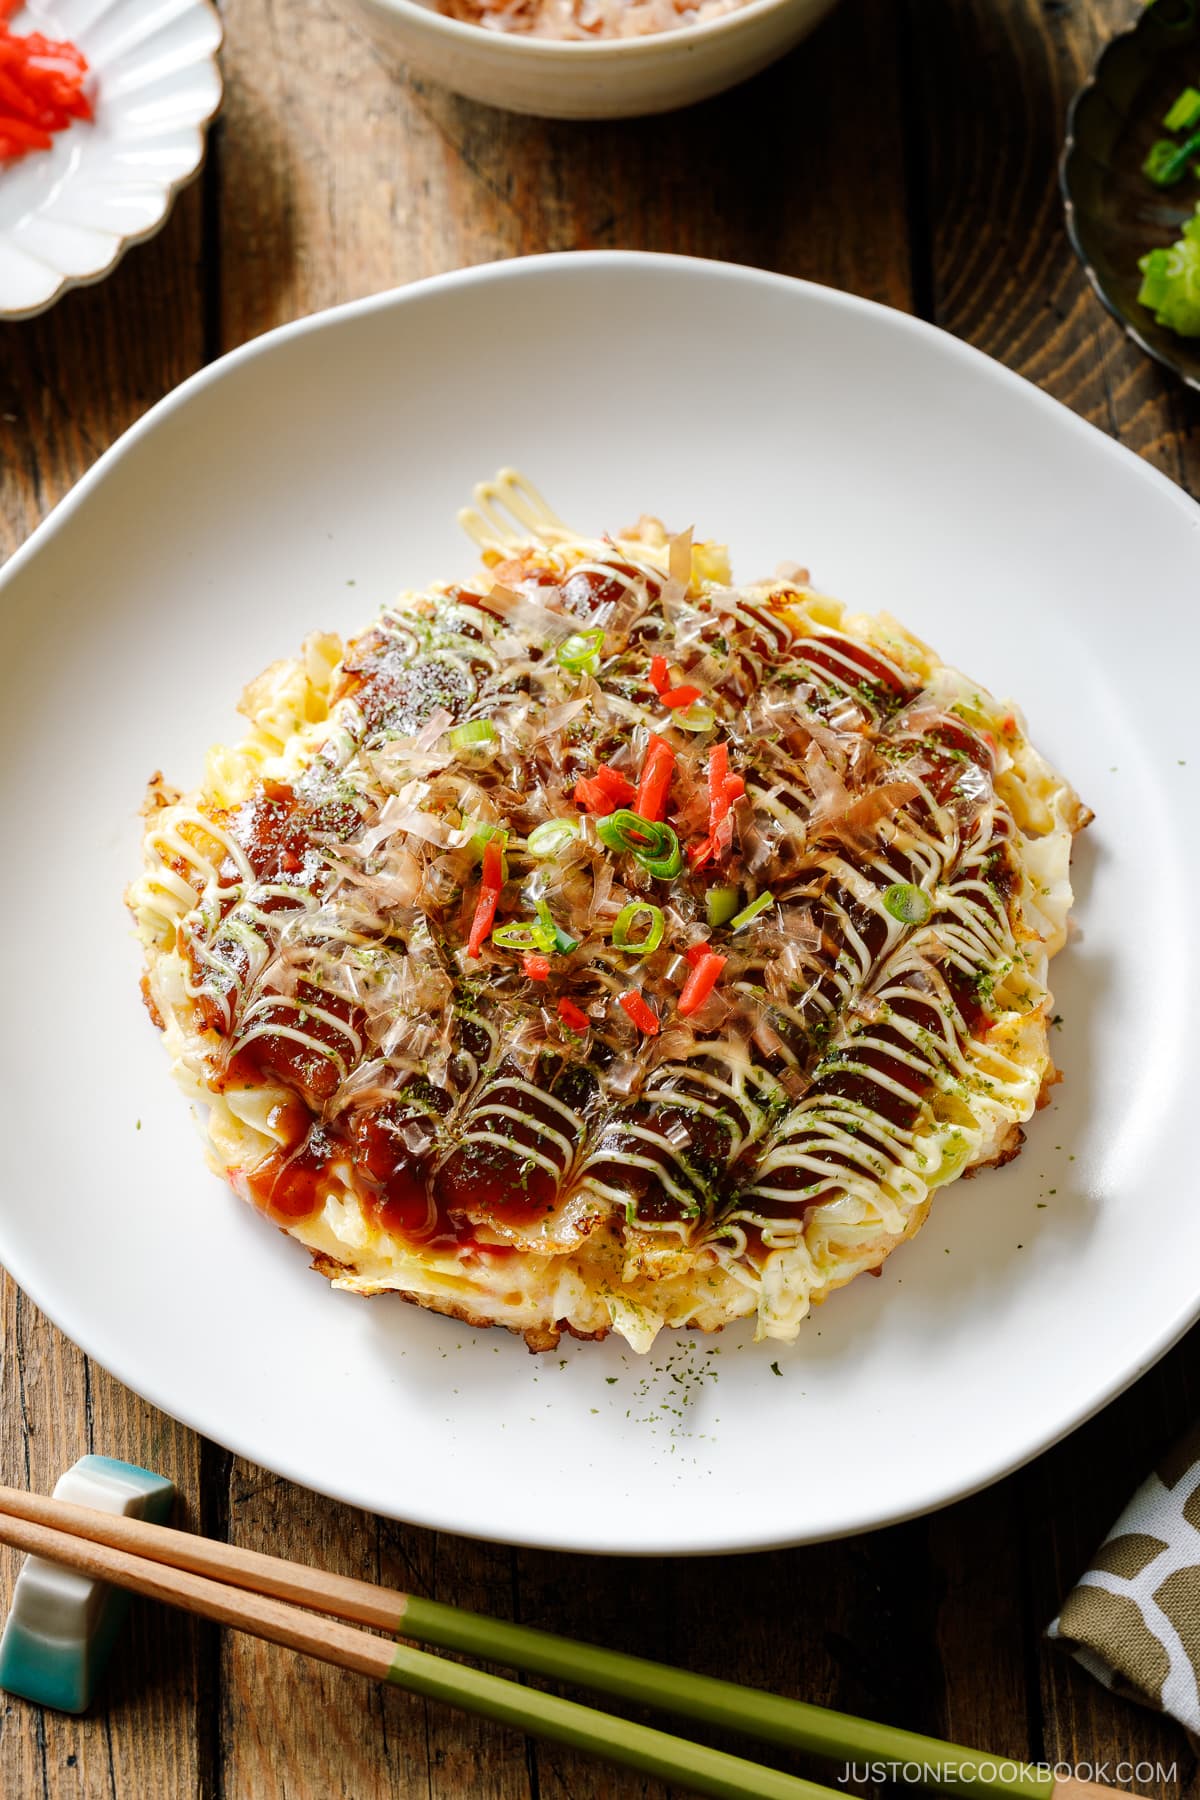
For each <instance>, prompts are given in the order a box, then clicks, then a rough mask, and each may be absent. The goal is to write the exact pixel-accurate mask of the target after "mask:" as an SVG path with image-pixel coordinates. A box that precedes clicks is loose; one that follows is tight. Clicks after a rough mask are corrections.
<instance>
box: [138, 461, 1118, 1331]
mask: <svg viewBox="0 0 1200 1800" xmlns="http://www.w3.org/2000/svg"><path fill="white" fill-rule="evenodd" d="M512 480H513V481H515V480H516V478H515V477H514V478H512ZM531 493H532V490H528V488H527V486H523V487H522V488H521V489H520V494H519V501H520V505H521V507H522V508H523V513H522V514H521V515H520V516H521V520H522V529H521V530H519V531H518V532H516V533H513V534H512V535H506V534H505V532H504V530H503V528H502V527H501V526H497V525H496V523H495V520H494V517H491V516H490V515H489V517H486V518H485V517H482V516H481V515H477V514H471V515H469V517H470V519H471V520H472V521H473V522H472V526H471V528H472V530H473V532H474V535H476V536H477V538H478V539H479V540H480V541H481V543H482V545H483V547H484V565H485V566H484V569H483V571H481V573H480V574H479V575H477V576H476V577H475V578H474V579H472V580H470V581H468V582H466V583H465V584H463V585H457V584H446V585H437V586H435V587H433V588H431V589H430V590H429V591H428V592H425V593H420V594H408V595H405V596H403V597H402V598H401V599H400V600H398V601H397V602H395V603H394V604H391V605H388V606H386V607H384V609H383V610H382V612H381V613H380V615H379V617H378V618H377V619H376V621H375V623H374V624H373V625H372V626H371V627H370V628H369V629H368V630H367V631H366V632H364V633H363V635H362V636H360V637H359V638H357V639H355V640H354V642H353V643H351V644H350V645H349V646H348V647H347V648H346V649H345V650H344V651H343V649H342V647H341V646H340V644H338V643H337V641H336V640H333V639H330V638H328V637H315V638H313V639H310V640H309V642H308V644H307V645H306V647H305V651H304V654H303V655H302V657H301V658H300V659H299V660H298V661H296V662H294V663H280V664H276V665H274V667H273V668H272V669H270V670H268V671H267V673H266V674H265V675H264V676H261V677H259V679H258V680H257V681H256V682H255V683H254V684H253V685H252V687H251V689H250V690H248V693H247V697H246V699H245V701H244V708H245V710H246V711H247V712H248V715H249V717H250V719H251V726H252V729H251V732H250V735H249V736H248V737H247V739H246V740H245V741H244V742H243V743H241V744H240V745H236V746H233V747H229V748H222V749H220V750H218V751H216V752H214V753H213V755H212V756H211V757H210V761H209V770H208V776H207V779H206V782H205V784H204V786H203V787H202V788H201V790H200V791H199V792H197V793H194V794H192V795H189V796H186V797H184V798H181V799H175V798H174V797H173V796H169V795H168V794H167V793H166V792H165V791H164V792H162V794H161V796H160V799H161V801H165V802H166V803H165V804H163V803H159V804H156V805H155V806H154V807H153V808H152V809H151V810H150V811H149V812H148V814H147V832H146V840H145V844H146V866H145V871H144V873H143V875H142V877H141V879H140V880H139V881H137V882H136V883H135V884H134V887H133V888H132V889H131V891H130V904H131V906H132V907H133V910H134V912H135V914H136V916H137V919H138V923H139V926H140V929H141V934H142V937H143V940H144V942H145V944H146V948H147V963H148V977H147V993H148V999H149V1002H150V1005H151V1007H152V1012H153V1016H154V1017H155V1019H156V1021H157V1022H160V1023H161V1025H162V1028H163V1031H164V1036H165V1038H166V1040H167V1043H168V1047H169V1049H170V1052H171V1054H172V1057H173V1059H174V1062H175V1065H176V1069H177V1072H178V1073H179V1075H180V1077H181V1079H182V1080H183V1081H184V1083H185V1085H186V1086H187V1087H188V1091H189V1092H190V1093H193V1094H196V1093H200V1094H202V1095H203V1096H204V1097H205V1098H206V1100H207V1102H208V1106H209V1128H210V1133H211V1136H212V1140H213V1144H214V1147H215V1150H216V1153H217V1156H218V1157H219V1159H220V1161H221V1164H222V1166H223V1167H224V1168H225V1169H226V1171H227V1172H228V1175H229V1179H230V1181H231V1182H232V1183H233V1185H234V1187H235V1188H236V1189H237V1190H238V1191H239V1192H240V1193H241V1194H243V1195H244V1196H245V1197H246V1198H247V1199H249V1200H251V1201H252V1202H253V1203H254V1204H255V1205H256V1206H258V1207H260V1208H261V1209H262V1210H263V1211H264V1212H265V1213H267V1214H268V1215H269V1216H270V1217H271V1218H273V1219H275V1220H276V1221H277V1222H278V1223H280V1224H281V1225H282V1226H283V1227H284V1228H285V1229H286V1230H288V1231H289V1232H291V1233H292V1235H294V1236H296V1237H297V1238H299V1239H300V1240H301V1241H302V1242H304V1243H305V1244H306V1245H308V1246H309V1248H310V1249H311V1250H312V1251H313V1252H314V1253H315V1256H316V1266H317V1267H318V1268H320V1269H321V1270H323V1271H324V1272H325V1273H326V1274H327V1275H329V1276H330V1278H331V1279H332V1280H333V1281H334V1282H335V1283H336V1284H337V1285H338V1286H340V1287H343V1288H348V1289H352V1290H355V1291H358V1292H361V1293H376V1292H379V1291H381V1290H387V1289H391V1290H395V1291H398V1292H400V1293H402V1294H403V1295H405V1297H407V1298H409V1299H412V1300H416V1301H418V1302H419V1303H420V1304H422V1305H425V1306H429V1307H432V1308H434V1309H436V1310H440V1311H443V1312H450V1313H453V1314H455V1315H456V1316H459V1317H463V1318H469V1319H471V1320H473V1321H475V1322H477V1323H495V1324H503V1325H506V1326H508V1327H509V1328H510V1329H512V1330H515V1331H520V1332H523V1333H525V1334H526V1335H527V1337H528V1339H529V1341H530V1342H531V1344H536V1345H537V1346H539V1347H544V1346H545V1345H546V1344H548V1343H550V1342H553V1341H554V1339H555V1337H556V1335H557V1334H558V1333H559V1332H560V1331H562V1330H569V1331H572V1332H575V1333H577V1334H580V1335H585V1336H602V1335H603V1334H604V1333H605V1332H607V1331H608V1330H610V1329H615V1330H618V1331H619V1332H620V1333H621V1334H622V1335H623V1336H624V1337H626V1338H627V1339H628V1340H629V1342H630V1343H632V1344H633V1345H634V1346H635V1347H637V1348H639V1349H642V1348H645V1347H646V1346H647V1345H648V1344H649V1343H650V1342H651V1341H652V1340H653V1338H654V1336H655V1334H656V1333H657V1332H658V1331H659V1330H660V1329H662V1328H663V1327H664V1326H666V1327H678V1326H684V1325H695V1326H699V1327H701V1328H702V1329H705V1330H715V1329H718V1328H720V1327H721V1326H722V1325H724V1324H726V1323H728V1322H729V1321H730V1320H732V1319H736V1318H740V1317H743V1316H753V1317H754V1318H755V1319H756V1321H757V1329H758V1333H759V1335H760V1336H766V1337H772V1338H783V1339H788V1338H791V1337H794V1336H795V1334H796V1332H797V1329H798V1327H799V1324H800V1321H801V1319H802V1318H803V1317H804V1315H805V1313H806V1312H807V1310H808V1308H809V1307H810V1305H811V1304H812V1303H814V1302H815V1301H819V1300H821V1299H823V1298H825V1297H826V1296H827V1295H828V1293H829V1292H831V1291H832V1290H833V1289H834V1288H836V1287H838V1286H840V1285H842V1284H843V1283H844V1282H846V1281H848V1280H850V1279H851V1278H852V1277H853V1276H854V1275H856V1274H859V1273H861V1272H863V1271H864V1270H867V1269H873V1268H877V1267H878V1266H879V1264H880V1263H881V1262H882V1261H883V1259H884V1258H885V1257H886V1256H887V1255H888V1254H889V1252H890V1251H891V1250H892V1249H893V1248H895V1246H896V1245H898V1244H899V1243H901V1242H902V1241H903V1240H904V1239H905V1238H906V1237H908V1236H910V1235H911V1234H912V1233H913V1232H914V1231H915V1230H916V1229H917V1228H918V1226H919V1225H920V1223H921V1222H922V1220H923V1219H924V1217H925V1214H926V1211H927V1209H928V1205H929V1200H930V1197H931V1194H932V1192H933V1190H934V1189H935V1188H936V1187H938V1186H939V1185H942V1184H944V1183H945V1182H946V1181H948V1180H951V1179H953V1178H954V1177H956V1176H958V1175H960V1174H962V1173H963V1172H965V1171H967V1170H969V1169H975V1168H978V1167H980V1166H981V1165H983V1164H987V1163H994V1162H1002V1161H1004V1160H1006V1159H1007V1158H1008V1157H1009V1156H1011V1155H1012V1154H1015V1150H1016V1148H1017V1147H1018V1146H1019V1142H1020V1138H1021V1125H1022V1123H1023V1122H1024V1121H1025V1120H1027V1119H1028V1118H1029V1117H1030V1116H1031V1115H1032V1113H1033V1111H1034V1110H1035V1108H1036V1106H1037V1104H1038V1101H1039V1098H1040V1096H1041V1095H1042V1093H1043V1090H1044V1089H1045V1087H1046V1085H1047V1084H1048V1083H1049V1082H1050V1081H1052V1080H1053V1079H1055V1071H1054V1068H1053V1064H1052V1062H1051V1058H1050V1052H1049V1047H1048V1041H1047V1018H1048V1014H1049V1010H1050V1006H1051V1002H1050V996H1049V993H1048V992H1047V989H1046V985H1045V984H1046V973H1047V964H1048V959H1049V957H1050V956H1051V955H1052V954H1054V952H1055V951H1057V950H1058V949H1059V948H1060V947H1061V945H1062V943H1063V941H1064V938H1065V932H1066V917H1067V911H1068V908H1069V906H1070V901H1071V891H1070V885H1069V878H1068V862H1069V854H1070V844H1071V837H1072V833H1073V832H1074V831H1075V830H1076V829H1077V828H1078V827H1079V826H1080V825H1081V824H1083V823H1085V822H1086V817H1087V815H1086V814H1085V813H1084V811H1083V809H1082V808H1081V806H1080V803H1079V801H1078V800H1077V798H1076V796H1075V795H1074V793H1073V792H1072V790H1071V788H1070V787H1069V786H1068V784H1067V783H1066V782H1065V781H1063V780H1062V779H1061V778H1060V777H1059V776H1057V775H1055V774H1054V772H1053V771H1052V770H1051V769H1050V768H1049V766H1048V765H1047V764H1046V763H1045V761H1044V760H1043V759H1042V758H1041V757H1040V756H1039V755H1038V753H1037V751H1036V750H1034V749H1033V747H1032V746H1031V745H1030V744H1029V742H1028V739H1027V737H1026V734H1025V727H1024V723H1023V721H1022V719H1021V716H1020V714H1019V713H1018V712H1017V711H1016V710H1015V709H1014V708H1013V707H1012V706H1011V704H1010V703H1007V702H1005V703H1000V702H997V701H995V700H993V699H992V697H991V696H990V695H989V694H988V693H986V691H985V690H983V689H982V688H980V687H979V686H978V684H976V683H974V682H972V681H970V680H968V679H967V678H966V677H965V676H962V675H960V674H958V673H957V672H956V671H954V670H952V669H948V668H945V667H944V666H943V665H942V664H940V663H939V661H938V659H937V657H936V656H935V655H934V653H933V652H932V651H931V650H929V649H928V647H927V646H925V645H924V644H922V643H920V642H919V641H918V640H917V639H915V638H913V637H912V636H910V635H909V634H908V633H907V632H905V631H904V630H903V628H902V627H900V626H899V625H897V624H896V622H895V621H893V620H890V619H888V618H887V617H886V616H881V617H878V618H875V617H867V616H857V615H856V616H848V615H847V614H846V613H845V611H844V609H843V608H842V607H840V606H839V605H838V604H837V603H836V602H834V601H832V600H830V599H829V598H828V597H827V596H825V595H822V594H820V593H818V592H816V591H815V590H813V589H812V588H811V587H810V586H809V584H808V579H807V576H806V575H805V573H804V571H803V570H800V569H799V568H797V567H795V566H792V567H790V568H789V569H787V570H785V571H783V572H781V573H780V575H779V576H777V577H776V578H774V579H772V580H767V581H763V582H757V583H754V584H752V585H750V586H737V585H735V584H734V582H733V580H732V577H731V574H730V570H729V565H728V559H727V557H726V556H725V553H724V551H723V550H721V548H720V547H719V546H715V545H712V544H705V543H702V542H698V543H693V540H692V537H691V534H690V533H685V534H677V535H675V536H670V535H669V534H668V533H667V532H666V531H665V529H664V528H663V527H662V526H661V525H660V524H659V523H658V522H657V521H655V520H648V519H647V520H642V521H640V522H639V524H638V526H637V527H635V528H634V529H633V530H631V531H628V532H625V533H622V534H619V535H618V536H616V537H614V538H602V539H583V538H580V537H578V536H575V535H574V534H573V533H572V532H571V531H570V530H569V529H568V528H567V527H565V526H564V525H562V523H561V521H558V520H555V519H553V517H552V515H550V514H549V513H548V511H547V512H545V513H544V514H543V513H541V512H539V510H538V505H540V503H537V504H535V501H536V496H535V497H534V498H533V499H532V500H526V499H525V496H526V495H529V494H531Z"/></svg>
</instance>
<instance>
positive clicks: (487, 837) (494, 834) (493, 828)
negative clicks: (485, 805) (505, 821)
mask: <svg viewBox="0 0 1200 1800" xmlns="http://www.w3.org/2000/svg"><path fill="white" fill-rule="evenodd" d="M468 826H471V827H472V831H471V836H470V840H469V841H468V843H467V845H466V848H467V849H468V850H470V851H471V852H472V853H473V854H474V855H475V856H482V855H483V847H484V845H485V844H489V843H490V842H491V840H492V839H493V838H499V839H500V848H501V849H502V850H503V849H504V847H505V845H506V844H507V842H508V833H507V831H505V829H504V827H503V825H488V824H487V823H486V822H485V821H484V820H483V819H470V818H468V819H464V820H463V830H464V831H465V830H466V829H467V827H468Z"/></svg>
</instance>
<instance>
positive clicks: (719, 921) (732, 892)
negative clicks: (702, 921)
mask: <svg viewBox="0 0 1200 1800" xmlns="http://www.w3.org/2000/svg"><path fill="white" fill-rule="evenodd" d="M739 899H740V895H739V893H738V890H737V888H735V887H711V888H709V890H708V892H707V894H705V896H704V911H705V913H706V915H707V917H708V923H709V926H710V928H711V929H712V930H713V931H715V930H716V928H717V926H718V925H728V923H729V921H730V919H732V917H733V915H734V913H735V912H736V911H737V903H738V900H739Z"/></svg>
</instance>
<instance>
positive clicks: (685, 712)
mask: <svg viewBox="0 0 1200 1800" xmlns="http://www.w3.org/2000/svg"><path fill="white" fill-rule="evenodd" d="M716 722H717V715H716V713H715V712H714V711H713V709H712V707H711V706H710V705H709V704H708V701H707V700H693V701H692V704H691V705H690V706H685V707H683V708H682V709H680V710H679V711H676V712H673V713H672V714H671V723H672V725H677V726H678V727H679V729H680V731H711V730H712V728H713V726H714V725H715V724H716Z"/></svg>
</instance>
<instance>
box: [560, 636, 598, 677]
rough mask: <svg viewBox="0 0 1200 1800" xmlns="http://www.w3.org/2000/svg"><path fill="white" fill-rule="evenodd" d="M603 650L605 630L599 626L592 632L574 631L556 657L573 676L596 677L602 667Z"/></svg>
mask: <svg viewBox="0 0 1200 1800" xmlns="http://www.w3.org/2000/svg"><path fill="white" fill-rule="evenodd" d="M603 649H604V629H603V627H602V626H599V625H598V626H596V627H595V629H594V630H592V631H573V632H572V633H571V635H570V637H569V638H564V639H563V641H562V643H561V644H560V645H559V646H558V649H557V650H556V651H555V652H554V655H555V659H556V660H557V661H558V662H559V663H560V664H561V666H562V667H563V668H564V669H567V670H569V671H570V673H571V674H572V675H594V674H595V673H596V670H597V669H598V668H599V667H600V653H601V651H602V650H603Z"/></svg>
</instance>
